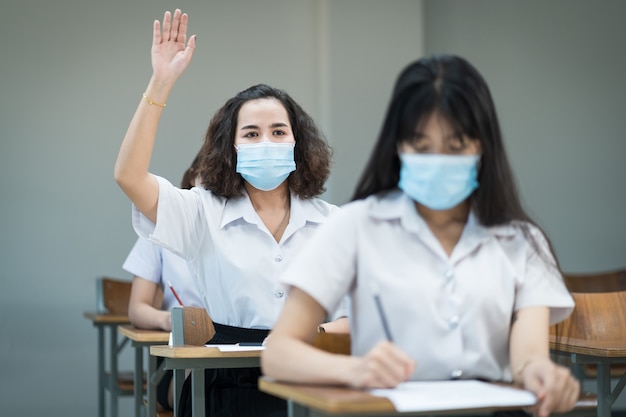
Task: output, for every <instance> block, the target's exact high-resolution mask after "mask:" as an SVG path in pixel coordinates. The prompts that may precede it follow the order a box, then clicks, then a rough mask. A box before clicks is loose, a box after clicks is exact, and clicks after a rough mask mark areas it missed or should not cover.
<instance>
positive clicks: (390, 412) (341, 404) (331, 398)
mask: <svg viewBox="0 0 626 417" xmlns="http://www.w3.org/2000/svg"><path fill="white" fill-rule="evenodd" d="M259 390H261V391H263V392H266V393H268V394H271V395H274V396H276V397H279V398H283V399H285V400H287V407H288V415H289V417H358V416H368V417H377V416H381V417H382V416H398V417H409V416H425V415H458V416H462V415H468V414H471V415H473V416H475V415H481V414H491V413H493V412H495V411H502V410H507V409H508V410H514V409H519V408H520V407H492V408H480V409H476V408H474V409H468V410H442V411H420V412H398V411H396V409H395V407H394V405H393V403H392V402H391V401H390V400H389V399H387V398H384V397H377V396H374V395H371V394H369V393H368V392H367V391H365V390H358V389H352V388H347V387H340V386H325V385H308V384H290V383H284V382H278V381H275V380H273V379H271V378H267V377H261V378H260V379H259ZM595 405H596V403H595V397H589V396H585V395H582V396H581V398H580V400H579V401H578V403H577V406H576V408H575V409H574V410H573V411H572V412H571V414H570V413H567V415H568V416H569V415H572V416H574V415H577V414H579V413H583V414H586V415H589V412H590V411H589V410H593V409H594V408H595ZM559 415H560V416H565V415H566V414H559Z"/></svg>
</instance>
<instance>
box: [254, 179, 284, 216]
mask: <svg viewBox="0 0 626 417" xmlns="http://www.w3.org/2000/svg"><path fill="white" fill-rule="evenodd" d="M244 186H245V188H246V192H247V193H248V197H250V201H251V202H252V205H253V206H254V208H255V209H256V210H257V211H259V210H275V209H282V208H284V207H285V206H287V205H288V204H289V202H290V201H291V195H290V193H289V187H288V186H287V181H285V182H283V183H282V184H280V185H279V186H278V187H276V188H275V189H273V190H270V191H262V190H259V189H257V188H254V187H253V186H251V185H250V184H248V183H247V182H244Z"/></svg>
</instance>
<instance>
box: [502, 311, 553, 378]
mask: <svg viewBox="0 0 626 417" xmlns="http://www.w3.org/2000/svg"><path fill="white" fill-rule="evenodd" d="M548 320H549V312H548V309H547V308H542V307H538V308H527V309H524V310H521V311H520V312H518V314H517V315H516V318H515V321H514V323H513V327H512V329H511V337H510V362H511V372H512V374H513V382H515V383H517V384H521V383H522V380H523V378H522V375H523V372H524V370H525V368H526V367H527V366H528V365H529V364H530V363H531V362H533V361H535V360H548V361H549V360H550V347H549V341H548ZM544 328H545V331H543V329H544Z"/></svg>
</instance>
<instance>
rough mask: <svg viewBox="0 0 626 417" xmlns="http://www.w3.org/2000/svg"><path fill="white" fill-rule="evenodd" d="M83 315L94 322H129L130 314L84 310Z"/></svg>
mask: <svg viewBox="0 0 626 417" xmlns="http://www.w3.org/2000/svg"><path fill="white" fill-rule="evenodd" d="M83 317H85V318H86V319H89V320H91V321H92V322H93V323H94V324H125V323H129V320H128V316H127V315H123V314H108V313H98V312H97V311H83Z"/></svg>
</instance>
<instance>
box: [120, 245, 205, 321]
mask: <svg viewBox="0 0 626 417" xmlns="http://www.w3.org/2000/svg"><path fill="white" fill-rule="evenodd" d="M122 268H124V270H126V271H128V272H130V273H131V274H133V275H135V276H137V277H139V278H143V279H145V280H147V281H150V282H154V283H155V284H157V285H159V286H161V288H162V289H163V306H162V307H161V308H162V309H163V310H167V311H169V310H171V309H172V307H173V306H177V305H179V303H178V300H177V299H176V297H175V296H174V294H173V293H172V291H171V290H170V288H169V285H168V282H170V283H171V284H172V286H173V287H174V289H175V290H176V293H177V294H178V296H179V297H180V299H181V301H182V302H183V304H184V305H186V306H199V307H202V306H203V305H204V303H203V302H202V298H200V294H199V293H198V290H197V289H196V283H195V282H194V281H193V279H192V278H191V271H189V266H188V265H187V261H185V260H184V259H183V258H181V257H180V256H178V255H175V254H173V253H172V252H170V251H168V250H165V249H163V248H162V247H160V246H159V245H156V244H154V243H152V242H150V241H149V240H147V239H142V238H139V239H137V242H135V245H134V246H133V248H132V249H131V251H130V253H129V254H128V256H127V257H126V260H125V261H124V264H123V265H122Z"/></svg>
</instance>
